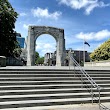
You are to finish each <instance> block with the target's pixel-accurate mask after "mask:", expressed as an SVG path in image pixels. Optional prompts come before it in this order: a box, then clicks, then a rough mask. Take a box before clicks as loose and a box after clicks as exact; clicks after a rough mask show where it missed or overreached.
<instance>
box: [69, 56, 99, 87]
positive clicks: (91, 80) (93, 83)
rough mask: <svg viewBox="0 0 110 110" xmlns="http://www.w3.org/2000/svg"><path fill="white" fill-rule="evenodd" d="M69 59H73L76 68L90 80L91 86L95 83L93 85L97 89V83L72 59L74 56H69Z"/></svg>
mask: <svg viewBox="0 0 110 110" xmlns="http://www.w3.org/2000/svg"><path fill="white" fill-rule="evenodd" d="M70 57H71V56H70ZM71 59H72V60H73V61H74V63H75V64H76V65H78V68H79V69H80V70H81V72H82V73H83V75H84V76H85V77H86V78H87V79H88V80H89V81H90V82H91V84H92V85H93V86H94V85H95V86H94V87H97V89H99V88H100V86H98V85H97V84H96V83H95V82H94V80H93V79H92V78H91V77H90V76H89V75H88V74H87V73H86V71H84V69H83V68H81V67H80V65H79V64H78V63H77V62H76V61H75V60H74V58H73V57H71Z"/></svg>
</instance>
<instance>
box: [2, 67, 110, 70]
mask: <svg viewBox="0 0 110 110" xmlns="http://www.w3.org/2000/svg"><path fill="white" fill-rule="evenodd" d="M75 68H76V69H78V68H77V67H75ZM82 68H84V69H85V70H110V67H82ZM0 69H65V70H69V69H74V67H73V66H72V67H69V66H61V67H59V66H6V67H0Z"/></svg>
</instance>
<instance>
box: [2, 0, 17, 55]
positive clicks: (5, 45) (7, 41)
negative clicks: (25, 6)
mask: <svg viewBox="0 0 110 110" xmlns="http://www.w3.org/2000/svg"><path fill="white" fill-rule="evenodd" d="M17 15H18V14H17V12H15V11H14V9H13V8H12V6H11V4H10V3H9V2H8V0H0V55H2V56H12V55H13V50H14V49H15V46H16V34H15V31H14V28H15V22H16V18H17Z"/></svg>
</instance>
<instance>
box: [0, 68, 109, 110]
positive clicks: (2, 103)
mask: <svg viewBox="0 0 110 110" xmlns="http://www.w3.org/2000/svg"><path fill="white" fill-rule="evenodd" d="M75 72H78V70H76V71H75ZM87 73H88V74H89V75H90V76H91V77H92V78H93V79H94V80H95V81H96V83H97V84H99V85H100V86H101V87H103V88H104V89H103V90H101V102H110V70H87ZM88 85H89V84H88ZM89 92H90V91H89V90H87V89H86V88H85V87H83V88H82V83H81V81H80V79H79V77H78V75H77V74H74V71H73V70H61V69H54V70H52V69H46V70H45V69H43V70H40V69H0V109H6V108H23V107H43V106H44V107H47V106H56V105H59V106H60V105H72V104H81V103H91V95H90V93H89ZM94 92H95V96H96V97H98V92H97V91H95V90H94ZM94 102H98V101H97V100H94ZM36 110H38V109H36Z"/></svg>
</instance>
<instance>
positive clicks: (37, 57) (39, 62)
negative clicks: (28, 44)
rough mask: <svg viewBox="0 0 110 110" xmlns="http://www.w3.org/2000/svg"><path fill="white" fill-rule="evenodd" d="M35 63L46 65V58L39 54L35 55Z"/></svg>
mask: <svg viewBox="0 0 110 110" xmlns="http://www.w3.org/2000/svg"><path fill="white" fill-rule="evenodd" d="M35 63H36V64H44V57H40V56H39V53H38V52H36V53H35Z"/></svg>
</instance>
